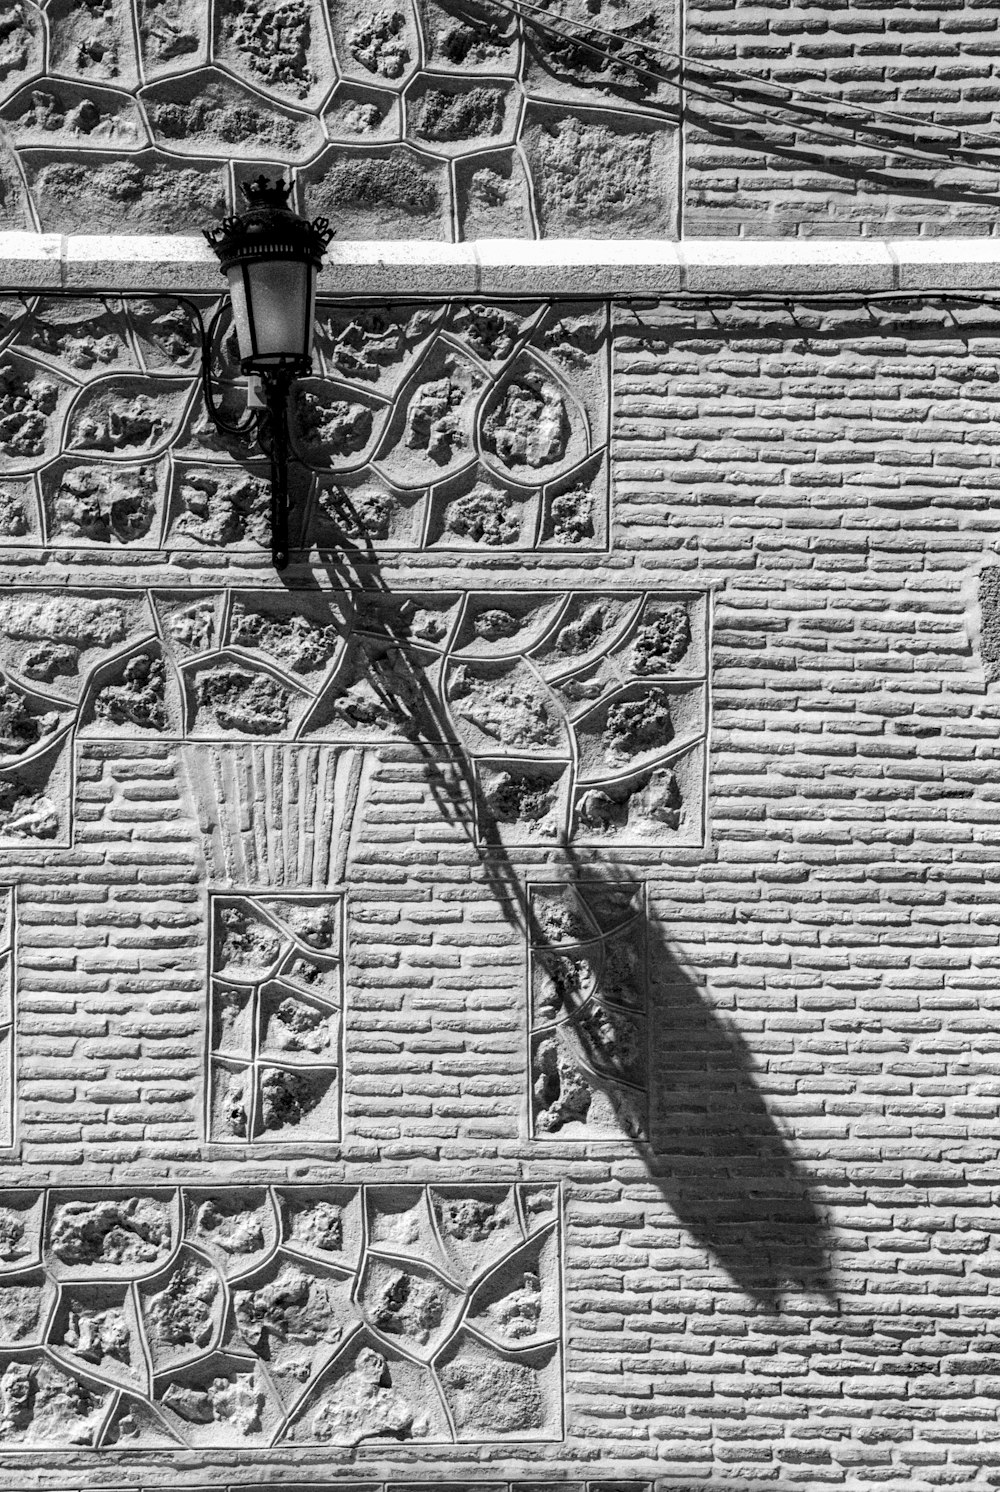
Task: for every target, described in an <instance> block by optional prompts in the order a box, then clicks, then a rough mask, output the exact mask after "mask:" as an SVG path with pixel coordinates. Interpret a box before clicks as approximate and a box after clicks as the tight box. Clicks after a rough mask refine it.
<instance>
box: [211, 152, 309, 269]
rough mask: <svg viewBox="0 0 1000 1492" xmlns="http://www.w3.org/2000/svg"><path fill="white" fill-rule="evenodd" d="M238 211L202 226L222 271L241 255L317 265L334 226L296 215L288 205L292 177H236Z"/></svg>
mask: <svg viewBox="0 0 1000 1492" xmlns="http://www.w3.org/2000/svg"><path fill="white" fill-rule="evenodd" d="M240 190H241V191H242V193H243V197H244V199H245V201H246V204H247V205H246V207H245V208H244V210H243V211H242V212H234V213H230V214H229V216H228V217H224V218H223V219H222V222H221V223H220V224H219V225H218V227H215V228H203V229H202V232H203V233H204V235H205V237H206V238H207V240H208V243H209V246H210V247H211V249H212V251H213V252H214V253H215V254H216V255H217V256H218V258H219V261H220V264H221V268H222V272H223V274H225V273H226V271H227V270H228V269H229V268H230V266H231V265H233V264H236V263H238V262H239V261H241V260H246V259H288V258H296V259H304V260H306V261H307V262H308V263H310V264H314V265H315V266H316V268H317V269H318V268H319V266H320V264H321V263H322V261H323V255H324V254H325V253H326V250H327V246H328V245H329V243H330V240H331V239H332V238H333V235H334V230H333V229H332V228H331V227H330V222H329V219H328V218H313V219H312V221H311V222H310V220H309V219H308V218H303V217H300V216H299V214H298V213H297V212H295V211H294V210H293V208H292V207H290V206H289V200H288V199H289V198H290V196H291V194H292V183H291V182H290V181H285V180H283V178H282V177H280V176H276V177H274V179H273V180H272V178H271V177H269V176H265V175H264V173H263V172H261V174H260V175H259V176H258V177H257V178H256V179H255V180H253V181H244V182H242V183H241V186H240Z"/></svg>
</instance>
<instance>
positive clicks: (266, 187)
mask: <svg viewBox="0 0 1000 1492" xmlns="http://www.w3.org/2000/svg"><path fill="white" fill-rule="evenodd" d="M240 190H241V191H242V193H243V196H244V197H245V198H246V202H247V206H248V207H270V208H277V209H278V210H279V211H284V212H288V211H289V207H288V199H289V197H290V196H291V194H292V183H291V182H290V181H283V180H282V178H281V177H280V176H276V177H275V178H274V180H273V181H272V180H271V178H270V177H269V176H265V175H264V173H263V171H262V172H261V174H260V175H259V176H258V177H257V178H256V180H254V181H244V182H241V183H240Z"/></svg>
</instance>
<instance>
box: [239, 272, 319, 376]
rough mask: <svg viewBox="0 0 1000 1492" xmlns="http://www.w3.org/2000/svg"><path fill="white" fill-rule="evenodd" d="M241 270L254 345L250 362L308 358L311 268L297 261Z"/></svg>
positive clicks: (263, 362) (310, 344) (310, 325)
mask: <svg viewBox="0 0 1000 1492" xmlns="http://www.w3.org/2000/svg"><path fill="white" fill-rule="evenodd" d="M245 269H246V275H247V280H248V285H249V293H250V302H251V315H252V317H253V334H254V341H255V342H256V346H255V347H254V349H253V352H252V354H251V355H252V357H253V359H254V362H256V363H258V364H261V365H266V364H267V363H279V362H281V361H282V359H286V358H299V357H303V356H308V355H309V352H310V349H311V346H312V318H311V316H310V314H309V313H310V311H311V309H312V306H311V296H310V288H311V286H310V282H311V280H312V278H313V275H314V273H315V271H314V270H313V267H312V265H311V264H308V263H306V262H303V261H302V260H301V259H299V260H295V259H258V260H256V261H254V262H253V263H250V264H247V265H246V266H245ZM241 350H242V349H241Z"/></svg>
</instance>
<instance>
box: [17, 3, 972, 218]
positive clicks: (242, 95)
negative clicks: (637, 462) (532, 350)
mask: <svg viewBox="0 0 1000 1492" xmlns="http://www.w3.org/2000/svg"><path fill="white" fill-rule="evenodd" d="M515 8H516V7H515ZM541 11H542V15H541V17H540V19H541V20H542V21H543V24H542V25H541V26H539V25H533V24H529V23H528V22H527V21H526V20H524V19H520V20H519V19H518V18H517V17H516V16H513V15H512V14H511V10H510V8H509V7H508V6H507V5H506V3H503V4H501V3H497V0H461V3H459V0H392V3H390V4H381V3H378V0H336V3H331V4H328V5H327V4H324V3H323V0H211V3H210V0H106V3H104V0H102V3H98V0H53V3H51V4H49V5H47V6H39V5H36V4H35V3H33V0H17V3H13V4H10V5H9V6H8V7H7V10H6V12H5V15H4V18H3V20H2V22H0V229H28V230H36V231H37V230H41V231H42V232H56V233H79V232H88V231H92V230H93V228H94V226H95V225H96V226H99V227H100V228H101V230H102V231H104V232H110V233H122V234H136V233H175V232H177V231H179V230H185V231H188V232H197V231H198V230H199V229H200V228H201V227H202V226H203V224H204V223H206V222H210V221H212V220H213V219H215V218H217V217H218V216H219V215H221V214H222V213H223V212H224V211H225V210H226V209H227V207H231V206H232V204H233V201H234V198H235V196H236V195H237V188H238V185H239V183H240V182H241V181H242V180H245V179H246V178H247V177H248V176H252V175H255V174H257V173H258V172H259V171H260V170H261V169H262V168H264V169H268V168H270V169H272V170H273V169H274V168H275V167H277V166H281V167H287V168H288V169H289V170H290V171H291V174H292V176H293V177H294V179H295V181H296V190H297V198H298V200H299V202H300V205H303V206H304V207H306V208H308V210H309V211H310V212H312V213H316V212H322V213H326V214H327V215H328V216H329V217H330V218H331V220H332V221H333V223H334V224H335V226H336V228H337V232H338V235H339V237H340V238H341V239H344V240H352V239H381V238H384V237H388V238H404V239H408V238H422V239H432V240H434V239H437V240H452V239H478V238H492V237H496V236H512V237H516V238H533V237H543V238H550V237H557V238H558V237H573V238H588V237H595V236H596V237H612V238H622V239H629V238H636V237H638V238H660V237H667V238H677V237H683V236H685V235H687V236H691V235H693V236H699V235H701V236H708V237H711V236H715V235H717V236H731V235H756V236H778V235H791V236H799V235H817V234H818V235H824V236H827V237H845V236H848V235H854V234H863V235H866V236H874V237H878V236H879V235H880V234H884V233H885V232H886V231H890V230H891V231H892V232H893V233H895V234H897V235H905V234H914V235H916V234H948V233H960V234H976V235H991V234H993V233H994V231H995V229H994V223H995V218H996V210H995V200H996V195H997V191H998V181H1000V154H998V142H1000V121H998V118H997V105H998V100H1000V84H998V80H997V75H996V59H995V52H996V18H995V17H994V16H993V15H992V14H991V13H990V12H988V11H987V10H984V9H983V7H982V6H979V5H975V4H972V3H964V0H954V3H949V4H947V5H945V4H942V5H937V6H933V7H927V6H923V7H921V6H916V5H914V4H912V3H906V0H901V3H899V4H897V5H894V6H889V7H886V6H879V7H872V6H858V5H856V4H855V5H854V6H850V5H848V3H847V0H839V3H836V4H830V3H827V0H823V3H822V4H818V3H812V0H806V3H803V4H798V5H796V6H794V7H789V6H787V5H786V4H784V3H783V0H782V3H777V0H775V3H758V0H735V3H733V4H731V5H721V6H720V5H718V4H716V3H713V0H690V3H687V4H684V5H682V4H681V3H680V0H675V3H672V4H666V3H661V0H657V3H655V4H651V3H649V0H587V3H586V4H585V3H584V0H545V4H544V5H543V6H542V7H541ZM546 15H547V16H548V17H549V18H550V20H551V19H555V20H558V19H559V18H560V17H564V18H567V19H569V20H578V21H585V22H587V23H590V24H592V25H596V26H598V27H600V28H602V29H604V30H606V31H608V32H610V33H611V42H610V44H611V46H612V47H613V48H614V47H615V46H616V45H617V43H616V42H615V40H614V38H615V37H623V38H625V40H626V42H627V43H629V44H630V45H632V46H633V48H637V49H638V50H633V51H632V52H631V53H630V54H629V55H630V56H631V57H633V58H634V59H637V60H638V62H639V64H640V69H639V70H636V69H635V68H631V67H629V66H628V65H627V64H626V63H625V62H624V61H623V60H622V57H621V52H620V50H619V53H618V55H617V57H613V58H612V59H611V60H610V61H609V60H608V59H606V58H603V57H601V56H599V55H596V54H595V53H594V52H593V50H592V49H588V47H587V46H585V45H582V44H578V43H574V42H572V41H569V40H567V39H566V37H565V35H564V34H562V35H561V34H560V33H559V32H558V31H553V30H552V28H551V26H548V28H546V25H545V24H544V21H545V16H546ZM573 34H574V35H577V36H579V34H580V33H579V32H575V33H573ZM659 49H664V50H659ZM679 50H683V51H684V52H685V54H686V56H687V59H688V60H687V61H686V62H685V63H683V64H682V63H681V62H680V61H679V60H678V58H677V56H676V53H677V52H678V51H679ZM727 66H734V67H736V68H737V69H738V70H739V75H738V76H736V77H735V78H734V77H733V76H731V75H730V74H728V73H727V72H726V71H725V68H726V67H727ZM788 89H791V90H792V93H791V94H789V93H788ZM796 90H797V92H796ZM682 103H683V108H682ZM872 110H875V111H880V112H877V117H875V116H873V115H872V112H871V111H872Z"/></svg>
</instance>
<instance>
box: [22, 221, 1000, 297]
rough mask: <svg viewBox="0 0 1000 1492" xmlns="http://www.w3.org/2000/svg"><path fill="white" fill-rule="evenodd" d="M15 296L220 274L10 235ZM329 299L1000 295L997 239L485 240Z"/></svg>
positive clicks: (329, 285) (155, 242) (380, 270)
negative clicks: (936, 292) (889, 293)
mask: <svg viewBox="0 0 1000 1492" xmlns="http://www.w3.org/2000/svg"><path fill="white" fill-rule="evenodd" d="M0 285H2V286H3V287H4V288H5V289H6V290H8V291H10V290H14V291H17V290H33V289H47V288H52V287H58V288H63V289H79V290H106V289H112V290H123V291H124V290H149V289H159V290H177V291H185V290H187V291H199V290H201V291H213V290H218V289H219V288H220V278H219V269H218V262H217V260H216V259H215V257H214V255H213V254H212V252H211V250H210V249H209V247H208V245H207V244H206V243H205V242H204V241H203V240H202V239H200V238H195V237H192V236H186V235H180V234H178V235H170V236H167V235H163V236H155V237H151V236H142V235H136V236H135V237H127V238H126V237H123V236H116V237H105V236H101V235H87V236H79V237H65V236H63V235H60V234H48V233H0ZM320 289H321V291H322V292H324V293H326V294H331V295H333V294H340V295H345V296H367V295H372V296H394V295H431V296H438V295H493V296H505V295H506V296H513V295H568V296H573V295H597V296H602V295H637V294H638V295H651V296H655V295H656V294H666V293H668V292H676V291H685V290H687V291H695V292H719V293H723V294H725V293H729V292H733V293H738V292H744V291H773V292H775V293H779V294H780V293H782V292H786V291H787V292H788V293H789V294H821V293H825V292H836V291H845V292H855V291H856V292H866V291H884V290H998V289H1000V239H995V238H935V239H917V238H913V239H871V240H866V239H760V238H758V239H685V240H683V241H682V242H679V243H671V242H667V241H665V240H662V239H647V240H642V239H633V240H621V239H576V238H568V239H546V240H543V241H541V242H534V241H531V240H521V239H506V238H503V239H501V238H496V239H479V240H477V241H475V242H470V243H461V244H452V243H440V242H436V241H434V242H429V241H425V240H396V241H385V242H360V241H351V242H344V243H336V242H334V243H333V244H332V245H331V247H330V251H329V255H328V260H327V264H326V266H325V267H324V269H323V271H322V274H321V278H320Z"/></svg>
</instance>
